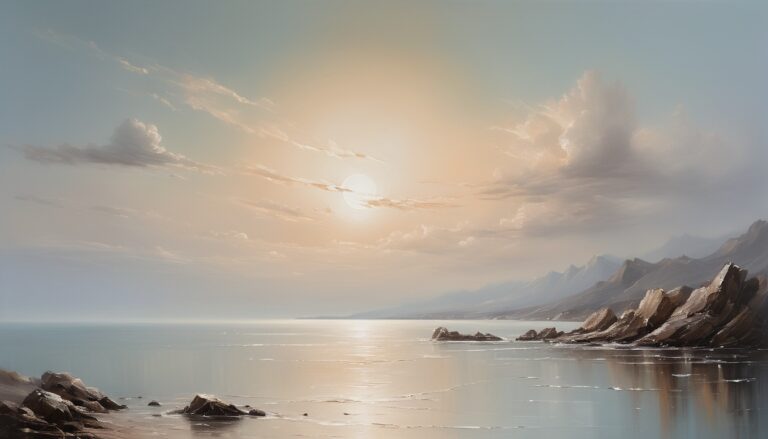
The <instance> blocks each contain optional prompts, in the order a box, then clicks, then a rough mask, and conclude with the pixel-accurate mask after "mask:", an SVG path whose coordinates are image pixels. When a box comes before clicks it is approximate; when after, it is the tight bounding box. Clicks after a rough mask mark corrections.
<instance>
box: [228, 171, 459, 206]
mask: <svg viewBox="0 0 768 439" xmlns="http://www.w3.org/2000/svg"><path fill="white" fill-rule="evenodd" d="M242 169H243V172H245V173H246V174H249V175H256V176H259V177H261V178H263V179H265V180H267V181H271V182H273V183H278V184H283V185H298V186H304V187H309V188H314V189H319V190H322V191H326V192H352V193H354V192H355V191H354V190H352V189H350V188H346V187H344V186H342V185H340V184H335V183H330V182H326V181H317V180H309V179H306V178H300V177H290V176H287V175H283V174H280V173H279V172H277V171H275V170H274V169H270V168H267V167H266V166H262V165H256V166H247V167H244V168H242ZM361 195H366V197H365V199H364V200H361V203H362V205H363V207H365V208H368V209H378V208H391V209H398V210H403V211H409V210H434V209H440V208H446V207H456V206H457V205H456V204H453V203H450V202H447V201H445V200H418V199H412V198H404V199H396V198H389V197H378V196H377V197H370V196H369V194H361Z"/></svg>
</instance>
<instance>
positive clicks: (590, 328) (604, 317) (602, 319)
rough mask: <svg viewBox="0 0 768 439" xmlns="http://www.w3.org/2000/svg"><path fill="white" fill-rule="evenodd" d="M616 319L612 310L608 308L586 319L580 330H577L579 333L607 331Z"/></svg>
mask: <svg viewBox="0 0 768 439" xmlns="http://www.w3.org/2000/svg"><path fill="white" fill-rule="evenodd" d="M616 320H618V319H617V317H616V314H614V312H613V310H611V309H610V308H602V309H599V310H597V311H595V312H593V313H592V314H590V315H589V317H587V319H586V320H584V323H583V324H582V325H581V328H579V329H577V332H579V333H582V334H584V333H590V332H595V331H602V330H605V329H608V327H610V326H611V325H612V324H614V323H615V322H616Z"/></svg>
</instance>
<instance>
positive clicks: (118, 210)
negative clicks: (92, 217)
mask: <svg viewBox="0 0 768 439" xmlns="http://www.w3.org/2000/svg"><path fill="white" fill-rule="evenodd" d="M91 210H93V211H94V212H101V213H106V214H108V215H114V216H118V217H120V218H130V217H132V216H134V215H136V213H137V212H136V211H135V210H133V209H127V208H125V207H114V206H103V205H96V206H91Z"/></svg>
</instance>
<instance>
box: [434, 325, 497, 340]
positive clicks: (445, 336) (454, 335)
mask: <svg viewBox="0 0 768 439" xmlns="http://www.w3.org/2000/svg"><path fill="white" fill-rule="evenodd" d="M432 340H435V341H501V340H503V339H502V338H501V337H497V336H495V335H493V334H490V333H489V334H483V333H482V332H476V333H475V334H461V333H459V332H458V331H449V330H448V328H444V327H442V326H440V327H438V328H436V329H435V330H434V332H432Z"/></svg>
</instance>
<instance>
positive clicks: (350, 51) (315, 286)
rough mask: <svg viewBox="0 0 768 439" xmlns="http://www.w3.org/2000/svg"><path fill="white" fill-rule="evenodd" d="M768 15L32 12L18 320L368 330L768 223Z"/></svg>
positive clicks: (365, 9)
mask: <svg viewBox="0 0 768 439" xmlns="http://www.w3.org/2000/svg"><path fill="white" fill-rule="evenodd" d="M766 22H768V6H767V5H766V4H765V3H761V2H738V1H735V2H725V1H722V2H695V1H689V2H678V1H674V2H661V1H654V2H633V1H627V2H582V1H569V2H554V1H503V2H501V1H499V2H495V1H474V2H465V1H440V2H437V1H423V2H400V1H387V2H350V1H322V2H302V1H280V2H277V1H276V2H256V1H242V2H239V1H228V2H208V1H189V0H184V1H164V2H155V1H134V2H93V1H69V2H56V1H9V2H3V4H2V6H0V59H1V60H2V62H1V63H0V320H143V319H147V320H152V319H251V318H264V317H294V316H317V315H342V314H345V313H353V312H358V311H364V310H368V309H372V308H377V307H385V306H393V305H399V304H402V303H406V302H408V301H413V300H417V299H420V298H425V297H430V296H434V295H436V294H440V293H445V292H450V291H456V290H462V289H468V290H469V289H473V288H479V287H481V286H483V285H487V284H490V283H495V282H501V281H508V280H525V279H531V278H533V277H536V276H539V275H541V274H543V273H546V272H548V271H550V270H561V269H563V268H565V267H567V266H568V265H570V264H576V265H580V264H583V263H584V262H586V261H587V260H588V259H589V258H590V257H591V256H593V255H595V254H613V255H617V256H620V257H632V256H635V255H639V254H644V253H647V252H648V251H651V250H653V249H654V248H657V247H659V246H661V245H662V244H663V243H664V242H665V241H667V240H668V239H670V238H671V237H674V236H678V235H681V234H684V233H687V234H692V235H698V236H703V237H714V236H722V235H723V234H728V233H732V232H734V231H736V232H738V231H739V230H742V229H745V228H746V227H747V226H748V225H749V224H750V223H751V222H753V221H754V220H756V219H759V218H767V217H768V191H766V187H768V186H766V184H767V183H768V172H766V163H768V148H766V137H767V135H768V132H767V128H766V127H768V123H766V122H768V121H766V114H768V99H767V98H768V86H767V85H766V83H765V78H768V26H765V23H766Z"/></svg>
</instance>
